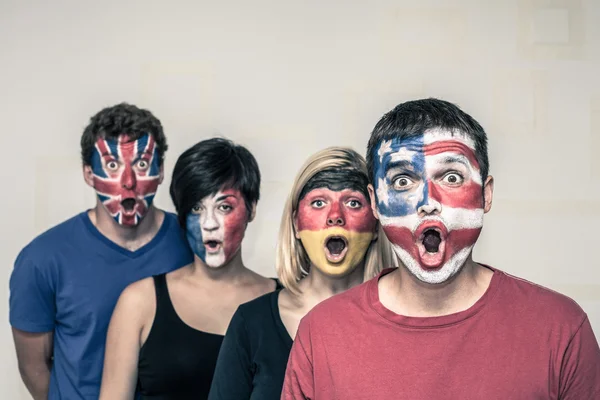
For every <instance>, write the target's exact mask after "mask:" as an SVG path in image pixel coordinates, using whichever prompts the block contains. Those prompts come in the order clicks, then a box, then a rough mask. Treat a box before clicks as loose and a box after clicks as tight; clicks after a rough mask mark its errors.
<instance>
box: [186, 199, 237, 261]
mask: <svg viewBox="0 0 600 400" xmlns="http://www.w3.org/2000/svg"><path fill="white" fill-rule="evenodd" d="M247 225H248V212H247V209H246V203H245V202H244V198H243V196H242V194H241V193H240V192H239V191H238V190H236V189H227V190H223V191H219V192H218V193H217V194H215V195H214V196H208V197H205V198H204V199H202V201H201V202H200V204H198V205H197V206H196V207H194V208H193V209H192V211H191V212H190V213H189V214H188V216H187V218H186V231H187V232H186V236H187V240H188V243H189V244H190V247H191V248H192V250H193V251H194V254H196V255H197V256H198V257H199V258H200V259H201V260H202V261H203V262H204V263H205V264H206V265H208V266H209V267H213V268H218V267H221V266H223V265H225V264H226V263H227V262H229V260H231V259H232V258H233V257H234V256H235V255H236V254H237V253H238V251H239V250H240V248H241V246H242V240H243V239H244V234H245V232H246V227H247Z"/></svg>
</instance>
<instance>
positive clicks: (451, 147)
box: [424, 140, 479, 170]
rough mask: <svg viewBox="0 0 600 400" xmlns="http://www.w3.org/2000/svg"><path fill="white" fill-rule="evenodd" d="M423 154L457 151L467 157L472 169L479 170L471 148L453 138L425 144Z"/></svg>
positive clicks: (430, 154)
mask: <svg viewBox="0 0 600 400" xmlns="http://www.w3.org/2000/svg"><path fill="white" fill-rule="evenodd" d="M424 151H425V156H434V155H438V154H443V153H457V154H460V155H463V156H465V157H467V159H468V160H469V162H470V163H471V165H472V166H473V168H474V169H477V170H479V162H478V161H477V158H476V157H475V153H474V152H473V150H471V148H469V147H468V146H466V145H465V144H463V143H460V142H456V141H453V140H442V141H439V142H435V143H431V144H428V145H425V147H424Z"/></svg>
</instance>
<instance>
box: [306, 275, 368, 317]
mask: <svg viewBox="0 0 600 400" xmlns="http://www.w3.org/2000/svg"><path fill="white" fill-rule="evenodd" d="M363 276H364V264H363V265H361V266H359V267H357V268H355V269H354V271H352V272H351V273H350V274H348V275H346V276H344V277H332V276H329V275H325V274H324V273H322V272H321V271H319V269H318V268H317V267H315V266H314V265H311V267H310V272H309V274H308V275H307V276H306V277H305V278H304V279H302V280H301V281H300V283H299V286H300V290H301V291H302V293H301V294H300V296H299V299H298V300H299V301H300V303H301V304H302V306H303V307H305V308H308V309H312V308H313V307H314V306H316V305H317V304H319V303H320V302H322V301H323V300H326V299H328V298H330V297H332V296H335V295H336V294H338V293H342V292H345V291H346V290H348V289H350V288H352V287H354V286H356V285H360V284H361V283H362V282H363Z"/></svg>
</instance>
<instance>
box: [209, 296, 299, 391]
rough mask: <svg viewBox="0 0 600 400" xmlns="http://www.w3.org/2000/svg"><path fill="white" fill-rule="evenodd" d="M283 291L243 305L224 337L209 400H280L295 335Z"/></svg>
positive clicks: (234, 316)
mask: <svg viewBox="0 0 600 400" xmlns="http://www.w3.org/2000/svg"><path fill="white" fill-rule="evenodd" d="M279 292H280V291H279V290H277V291H275V292H271V293H267V294H265V295H263V296H261V297H258V298H256V299H254V300H252V301H250V302H248V303H245V304H242V305H241V306H239V308H238V309H237V311H236V312H235V314H234V315H233V318H232V319H231V323H230V324H229V328H227V333H226V334H225V339H223V345H222V346H221V352H220V353H219V358H218V361H217V367H216V369H215V375H214V378H213V382H212V386H211V389H210V395H209V396H208V398H209V400H231V399H236V400H245V399H252V400H270V399H273V400H279V399H280V398H281V390H282V388H283V378H284V376H285V369H286V366H287V361H288V356H289V354H290V350H291V349H292V344H293V341H292V338H291V337H290V335H289V334H288V332H287V330H286V329H285V326H284V325H283V322H282V321H281V316H280V314H279V307H278V305H277V300H278V298H279Z"/></svg>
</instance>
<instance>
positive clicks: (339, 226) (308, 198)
mask: <svg viewBox="0 0 600 400" xmlns="http://www.w3.org/2000/svg"><path fill="white" fill-rule="evenodd" d="M376 224H377V220H376V219H375V217H374V216H373V213H372V211H371V209H370V206H369V202H368V201H367V199H366V198H365V196H364V195H363V194H362V193H361V192H359V191H356V190H352V189H344V190H341V191H333V190H330V189H327V188H316V189H313V190H311V191H310V192H308V193H307V194H306V195H305V196H304V197H303V198H302V200H300V202H299V204H298V210H297V213H296V229H297V231H298V236H299V238H300V241H301V242H302V245H303V246H304V249H305V250H306V252H307V253H308V257H309V258H310V261H311V263H312V265H314V266H315V267H316V268H317V269H319V270H320V271H321V272H322V273H324V274H325V275H328V276H334V277H342V276H346V275H348V274H350V273H351V272H352V271H354V270H355V269H356V267H357V266H359V265H360V263H361V262H362V260H363V259H364V257H365V254H366V252H367V249H368V248H369V245H370V244H371V241H372V240H373V237H374V233H375V227H376Z"/></svg>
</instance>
